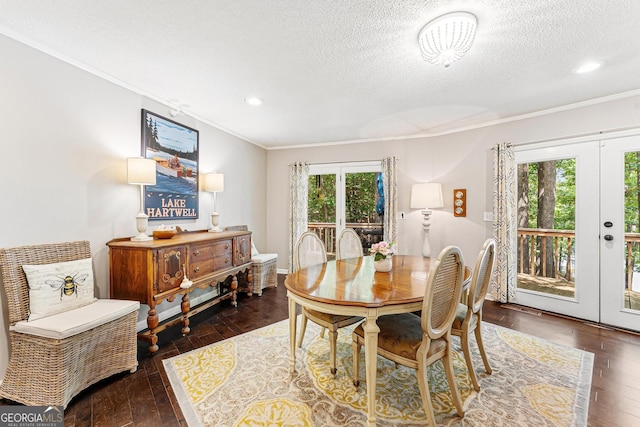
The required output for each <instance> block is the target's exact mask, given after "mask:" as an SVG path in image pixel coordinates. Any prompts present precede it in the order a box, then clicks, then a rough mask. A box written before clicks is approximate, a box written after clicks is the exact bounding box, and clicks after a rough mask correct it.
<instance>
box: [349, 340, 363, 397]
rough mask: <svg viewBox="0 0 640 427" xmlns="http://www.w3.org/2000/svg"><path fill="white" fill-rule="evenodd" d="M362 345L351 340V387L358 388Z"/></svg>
mask: <svg viewBox="0 0 640 427" xmlns="http://www.w3.org/2000/svg"><path fill="white" fill-rule="evenodd" d="M361 349H362V345H361V344H358V341H356V340H353V343H352V344H351V350H352V354H353V385H354V386H355V387H356V388H358V386H359V385H360V350H361Z"/></svg>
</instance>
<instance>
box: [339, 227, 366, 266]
mask: <svg viewBox="0 0 640 427" xmlns="http://www.w3.org/2000/svg"><path fill="white" fill-rule="evenodd" d="M361 256H363V253H362V242H361V241H360V237H359V236H358V233H356V232H355V230H354V229H353V228H345V229H344V230H342V231H341V232H340V235H339V236H338V244H337V245H336V259H346V258H358V257H361Z"/></svg>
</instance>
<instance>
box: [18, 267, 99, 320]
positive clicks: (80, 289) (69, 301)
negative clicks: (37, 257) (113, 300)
mask: <svg viewBox="0 0 640 427" xmlns="http://www.w3.org/2000/svg"><path fill="white" fill-rule="evenodd" d="M22 269H23V270H24V273H25V274H26V276H27V282H28V283H29V320H36V319H40V318H42V317H46V316H51V315H52V314H56V313H61V312H63V311H67V310H70V309H72V308H77V307H82V306H83V305H87V304H91V303H92V302H94V301H95V300H96V299H95V298H94V296H93V268H92V264H91V258H85V259H80V260H76V261H68V262H59V263H55V264H43V265H23V266H22Z"/></svg>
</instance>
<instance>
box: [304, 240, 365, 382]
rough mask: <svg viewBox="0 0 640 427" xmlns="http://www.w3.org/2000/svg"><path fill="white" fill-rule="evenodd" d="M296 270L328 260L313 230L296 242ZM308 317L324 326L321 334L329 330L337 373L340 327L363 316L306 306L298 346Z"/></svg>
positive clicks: (331, 364) (359, 319) (333, 367)
mask: <svg viewBox="0 0 640 427" xmlns="http://www.w3.org/2000/svg"><path fill="white" fill-rule="evenodd" d="M294 259H295V260H296V265H295V267H296V270H300V269H302V268H306V267H309V266H311V265H316V264H322V263H325V262H327V252H326V250H325V247H324V245H323V244H322V241H321V240H320V238H319V237H318V236H317V235H316V234H315V233H313V232H311V231H307V232H304V233H302V235H301V236H300V238H299V239H298V242H297V244H296V253H295V257H294ZM307 319H309V320H311V321H312V322H314V323H317V324H318V325H320V326H322V327H323V329H322V332H321V334H320V336H321V337H322V336H324V328H326V329H327V330H328V331H329V349H330V367H331V373H332V374H334V375H335V373H336V372H337V369H336V342H337V340H338V329H340V328H343V327H345V326H349V325H353V324H354V323H357V322H359V321H361V320H362V318H361V317H352V316H341V315H337V314H330V313H323V312H321V311H317V310H312V309H309V308H306V307H303V308H302V321H301V322H300V323H301V324H300V336H299V337H298V343H297V344H298V347H302V340H303V339H304V333H305V330H306V328H307Z"/></svg>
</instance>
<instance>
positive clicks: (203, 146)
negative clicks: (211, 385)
mask: <svg viewBox="0 0 640 427" xmlns="http://www.w3.org/2000/svg"><path fill="white" fill-rule="evenodd" d="M0 52H2V57H3V60H2V63H3V64H2V66H1V67H0V94H2V98H1V102H0V123H1V128H2V134H1V136H0V145H1V147H2V152H1V155H2V162H1V163H2V167H1V168H0V177H1V181H0V186H1V189H2V191H1V192H0V193H1V195H0V197H1V201H0V206H1V207H2V208H1V209H0V224H1V225H2V231H1V232H0V247H11V246H22V245H31V244H39V243H53V242H62V241H72V240H80V239H86V240H89V241H90V242H91V248H92V255H93V258H94V268H95V276H96V279H97V289H96V293H97V295H98V296H99V297H108V296H109V276H108V270H109V260H108V248H107V246H106V242H108V241H109V240H111V239H113V238H116V237H126V236H133V235H135V234H137V232H136V229H135V218H134V217H135V215H136V213H137V212H138V210H139V200H140V199H139V194H140V193H139V189H138V187H136V186H133V185H128V184H127V183H126V160H125V159H126V157H131V156H138V155H139V154H140V145H141V142H140V132H141V130H140V126H141V111H140V110H141V109H142V108H145V109H148V110H150V111H153V112H154V113H157V114H160V115H162V116H165V117H170V116H169V109H168V108H167V107H165V106H163V105H161V104H158V103H156V102H154V101H152V100H150V99H148V98H145V97H143V96H141V95H138V94H136V93H133V92H131V91H129V90H126V89H123V88H122V87H119V86H117V85H115V84H113V83H110V82H108V81H106V80H104V79H101V78H99V77H96V76H95V75H92V74H90V73H88V72H85V71H83V70H81V69H79V68H76V67H73V66H71V65H69V64H67V63H64V62H62V61H60V60H57V59H55V58H53V57H50V56H48V55H46V54H44V53H41V52H39V51H36V50H34V49H32V48H29V47H26V46H24V45H22V44H20V43H17V42H15V41H13V40H11V39H8V38H5V37H4V36H0ZM174 120H176V121H178V122H181V123H183V124H185V125H187V126H190V127H193V128H195V129H197V130H199V134H200V169H201V171H202V172H210V171H214V170H215V171H218V172H222V173H224V174H225V191H224V192H222V193H219V194H218V211H219V212H220V214H221V220H220V221H221V225H223V226H224V225H232V224H248V225H249V227H250V230H252V231H253V232H254V238H255V239H256V241H261V242H262V241H265V239H266V219H265V217H264V210H265V204H266V183H265V179H264V178H265V175H266V152H265V151H264V150H263V149H261V148H259V147H257V146H255V145H252V144H250V143H247V142H245V141H242V140H240V139H238V138H236V137H234V136H231V135H229V134H226V133H224V132H221V131H219V130H217V129H216V128H214V127H212V126H209V125H206V124H204V123H201V122H198V121H197V120H195V119H193V118H191V117H187V116H184V115H182V116H178V117H176V118H175V119H174ZM212 209H213V194H211V193H206V192H201V193H200V219H198V220H191V221H182V222H173V221H172V222H167V223H168V224H171V225H180V226H181V227H182V228H186V229H189V230H195V229H206V228H208V226H209V218H210V216H209V214H210V213H211V211H212ZM157 225H159V224H157V223H155V222H151V223H150V229H152V228H154V227H156V226H157ZM0 295H1V296H0V303H1V305H0V310H2V316H1V317H2V328H1V332H0V374H2V373H4V371H5V369H6V365H7V360H8V354H9V349H8V333H7V330H8V320H7V319H8V316H7V313H6V307H7V305H6V304H7V303H6V299H5V297H4V293H0ZM179 302H180V301H179V299H178V301H175V302H174V304H173V305H176V304H179ZM170 306H172V304H171V303H168V302H164V303H163V304H161V306H160V307H159V308H158V311H160V310H166V309H168V308H169V307H170ZM140 317H141V320H142V324H144V318H145V317H146V308H143V309H142V310H141V313H140Z"/></svg>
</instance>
